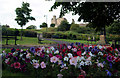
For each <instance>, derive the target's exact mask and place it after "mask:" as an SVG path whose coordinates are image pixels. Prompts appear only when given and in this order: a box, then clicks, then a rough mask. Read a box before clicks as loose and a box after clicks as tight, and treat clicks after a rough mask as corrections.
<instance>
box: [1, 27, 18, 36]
mask: <svg viewBox="0 0 120 78" xmlns="http://www.w3.org/2000/svg"><path fill="white" fill-rule="evenodd" d="M16 31H18V32H17V33H16ZM2 35H3V36H7V35H8V36H15V35H17V36H18V35H19V30H18V29H13V28H8V27H2Z"/></svg>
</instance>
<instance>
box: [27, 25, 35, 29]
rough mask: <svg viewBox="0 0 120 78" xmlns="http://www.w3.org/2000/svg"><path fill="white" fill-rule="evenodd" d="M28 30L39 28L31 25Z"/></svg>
mask: <svg viewBox="0 0 120 78" xmlns="http://www.w3.org/2000/svg"><path fill="white" fill-rule="evenodd" d="M26 29H37V27H36V26H35V25H30V26H28V27H27V28H26Z"/></svg>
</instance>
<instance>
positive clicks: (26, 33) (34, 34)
mask: <svg viewBox="0 0 120 78" xmlns="http://www.w3.org/2000/svg"><path fill="white" fill-rule="evenodd" d="M23 35H24V36H25V37H37V32H35V31H30V30H24V31H23Z"/></svg>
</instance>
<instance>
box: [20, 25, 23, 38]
mask: <svg viewBox="0 0 120 78" xmlns="http://www.w3.org/2000/svg"><path fill="white" fill-rule="evenodd" d="M22 31H23V27H22V26H21V33H20V36H21V40H22V33H23V32H22Z"/></svg>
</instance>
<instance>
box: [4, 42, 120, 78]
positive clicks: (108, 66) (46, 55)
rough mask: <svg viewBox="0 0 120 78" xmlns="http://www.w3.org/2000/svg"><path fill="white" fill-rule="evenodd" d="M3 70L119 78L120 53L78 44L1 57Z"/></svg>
mask: <svg viewBox="0 0 120 78" xmlns="http://www.w3.org/2000/svg"><path fill="white" fill-rule="evenodd" d="M2 64H3V70H4V69H8V70H10V71H12V72H23V73H24V74H27V75H31V76H37V77H45V76H51V77H57V76H58V77H68V76H70V77H79V78H81V77H83V78H84V77H87V76H91V77H96V76H117V77H120V49H117V48H116V49H113V48H112V47H105V46H101V45H95V46H92V45H89V46H88V45H84V44H80V43H76V44H71V45H65V44H62V45H59V44H58V46H56V47H53V46H51V47H48V48H45V47H39V48H34V47H31V48H30V49H28V50H26V51H24V50H22V49H21V50H20V49H14V48H12V49H11V52H5V51H3V53H2Z"/></svg>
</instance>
